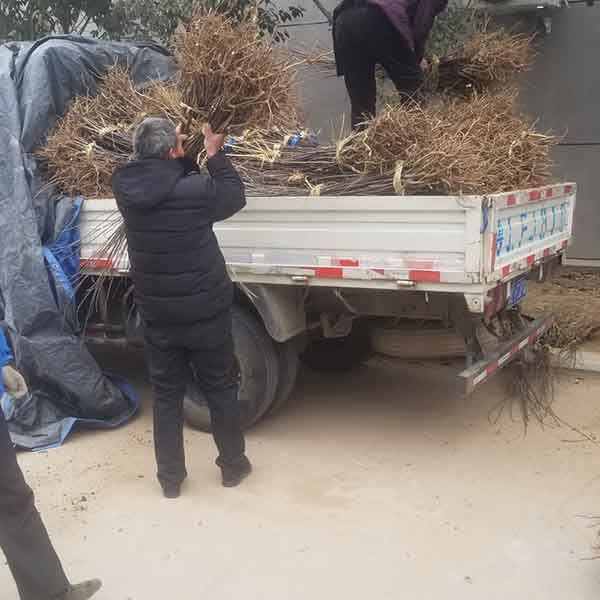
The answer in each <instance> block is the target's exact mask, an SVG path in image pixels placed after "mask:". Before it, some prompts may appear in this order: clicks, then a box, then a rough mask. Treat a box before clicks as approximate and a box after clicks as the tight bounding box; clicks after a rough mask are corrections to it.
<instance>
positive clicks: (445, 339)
mask: <svg viewBox="0 0 600 600" xmlns="http://www.w3.org/2000/svg"><path fill="white" fill-rule="evenodd" d="M371 342H372V344H373V350H375V352H377V354H383V355H384V356H389V357H391V358H403V359H405V360H425V359H429V358H456V357H460V356H464V355H465V340H464V339H463V337H462V336H461V335H460V333H458V331H456V329H454V328H449V329H444V328H439V329H393V328H390V329H388V328H385V327H377V328H374V329H373V332H372V334H371Z"/></svg>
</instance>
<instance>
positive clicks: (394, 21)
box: [333, 0, 448, 129]
mask: <svg viewBox="0 0 600 600" xmlns="http://www.w3.org/2000/svg"><path fill="white" fill-rule="evenodd" d="M447 5H448V0H342V2H341V3H340V4H339V5H338V7H337V8H336V9H335V11H334V13H333V45H334V51H335V60H336V64H337V71H338V76H342V75H343V76H344V79H345V81H346V88H347V89H348V94H349V96H350V102H351V104H352V128H353V129H357V128H358V127H359V126H360V125H361V124H362V123H364V122H365V121H368V120H369V119H371V118H373V117H374V116H375V112H376V103H377V85H376V81H375V67H376V65H378V64H380V65H381V66H382V67H383V68H384V69H385V71H386V72H387V74H388V75H389V77H390V78H391V80H392V81H393V82H394V85H395V86H396V88H397V89H398V92H399V93H400V94H401V95H402V96H404V97H412V95H413V94H414V93H415V92H416V91H417V89H418V88H419V87H420V85H421V82H422V80H423V71H422V68H421V63H422V61H423V58H424V54H425V44H426V43H427V38H428V37H429V33H430V31H431V28H432V27H433V22H434V20H435V17H436V16H437V15H438V14H440V13H441V12H442V11H443V10H444V9H445V8H446V6H447Z"/></svg>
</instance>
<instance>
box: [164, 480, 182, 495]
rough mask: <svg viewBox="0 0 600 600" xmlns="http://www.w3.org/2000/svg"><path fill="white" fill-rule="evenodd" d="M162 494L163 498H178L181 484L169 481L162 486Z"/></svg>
mask: <svg viewBox="0 0 600 600" xmlns="http://www.w3.org/2000/svg"><path fill="white" fill-rule="evenodd" d="M162 490H163V495H164V497H165V498H179V496H181V484H180V483H170V484H168V485H163V486H162Z"/></svg>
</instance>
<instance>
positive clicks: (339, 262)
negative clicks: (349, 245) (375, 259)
mask: <svg viewBox="0 0 600 600" xmlns="http://www.w3.org/2000/svg"><path fill="white" fill-rule="evenodd" d="M331 262H332V264H334V265H335V266H336V267H360V262H359V261H358V260H356V259H355V258H334V259H333V260H332V261H331Z"/></svg>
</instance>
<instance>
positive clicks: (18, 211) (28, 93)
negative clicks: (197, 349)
mask: <svg viewBox="0 0 600 600" xmlns="http://www.w3.org/2000/svg"><path fill="white" fill-rule="evenodd" d="M116 64H118V65H122V66H125V65H127V66H128V67H130V72H131V74H132V78H133V79H134V81H135V82H136V83H137V84H140V85H143V84H144V83H146V82H149V81H152V80H156V79H167V78H169V77H172V75H173V73H174V71H175V65H174V62H173V59H172V57H171V56H170V55H169V53H168V52H167V51H166V50H165V49H164V48H162V47H160V46H157V45H155V44H122V43H114V42H101V41H97V40H92V39H87V38H83V37H80V36H54V37H50V38H45V39H43V40H40V41H38V42H35V43H9V44H5V45H1V46H0V141H1V143H0V240H1V243H0V319H3V326H4V329H5V331H6V333H7V334H8V336H9V338H10V342H11V345H12V349H13V354H14V361H15V363H16V367H17V369H18V370H19V371H20V372H21V373H22V374H23V376H24V377H25V380H26V381H27V384H28V386H29V388H30V392H31V395H30V397H29V399H28V401H27V402H26V403H20V404H19V405H18V406H13V407H12V408H11V407H10V406H9V407H7V409H8V410H9V413H10V415H9V416H8V425H9V429H10V431H11V435H12V437H13V441H14V442H15V443H17V444H18V445H19V446H23V447H26V448H41V447H49V446H52V445H56V444H58V443H61V442H62V440H64V436H65V435H66V432H68V431H69V430H70V428H71V427H72V424H73V423H74V422H76V421H80V422H86V423H93V424H94V425H96V426H98V425H99V424H102V425H103V426H115V425H116V424H119V423H122V422H123V421H124V420H126V419H127V418H129V417H130V416H131V415H132V414H133V413H134V412H135V410H136V407H137V403H136V401H135V397H134V395H133V394H132V393H130V388H127V387H126V386H124V384H123V382H119V381H118V380H116V379H115V378H109V377H105V376H104V375H103V374H102V372H101V370H100V368H99V366H98V365H97V363H96V361H95V360H94V359H93V357H92V356H91V355H90V354H89V352H88V351H87V350H86V348H85V346H84V345H83V344H82V342H81V339H80V338H79V333H80V327H79V323H78V320H77V314H76V307H75V303H74V302H73V284H74V282H75V281H76V276H77V268H78V266H77V264H76V263H77V260H78V254H77V252H76V248H77V247H78V237H77V235H78V234H77V231H76V222H77V214H78V210H79V207H80V200H78V199H75V200H74V199H71V198H65V197H62V196H60V195H58V194H56V193H55V191H54V190H53V189H52V188H51V187H48V186H46V185H44V184H43V183H42V182H41V179H40V177H39V171H38V164H37V161H36V159H35V156H34V152H35V150H36V149H37V148H38V147H39V146H40V145H42V144H43V143H44V140H45V138H46V136H47V134H48V132H49V131H50V130H51V128H52V127H53V126H54V124H55V123H56V121H57V119H58V118H59V117H60V116H61V115H63V114H64V112H65V111H66V109H67V107H68V104H69V102H70V101H71V100H72V99H73V98H74V97H75V96H78V95H82V94H94V93H95V91H96V85H97V81H98V78H99V77H100V76H101V75H102V74H103V73H104V72H106V70H107V69H108V68H109V67H112V66H114V65H116Z"/></svg>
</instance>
